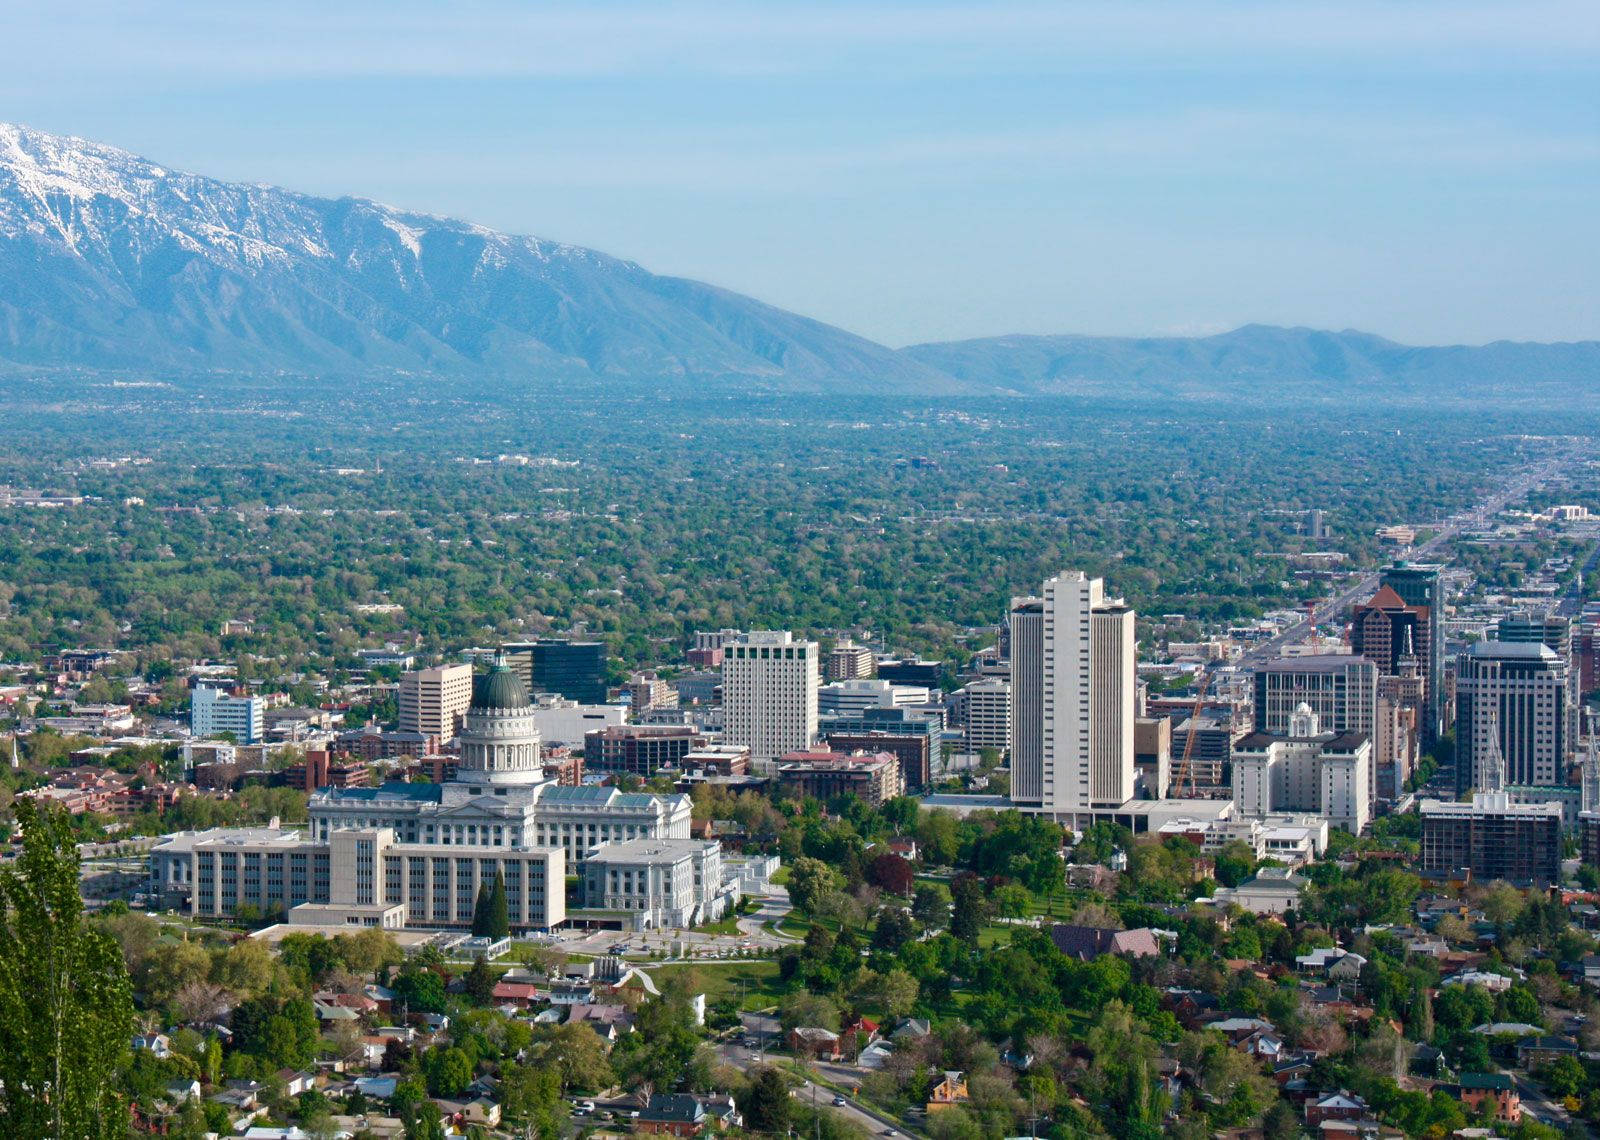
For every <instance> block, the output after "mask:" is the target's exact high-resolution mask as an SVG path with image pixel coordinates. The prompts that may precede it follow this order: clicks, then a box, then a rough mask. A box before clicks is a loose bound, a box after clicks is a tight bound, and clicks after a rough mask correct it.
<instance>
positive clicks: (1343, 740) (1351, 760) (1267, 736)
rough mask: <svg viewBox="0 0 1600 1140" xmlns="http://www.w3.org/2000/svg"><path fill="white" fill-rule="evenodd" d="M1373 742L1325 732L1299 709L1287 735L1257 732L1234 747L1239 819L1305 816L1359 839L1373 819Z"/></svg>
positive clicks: (1314, 718)
mask: <svg viewBox="0 0 1600 1140" xmlns="http://www.w3.org/2000/svg"><path fill="white" fill-rule="evenodd" d="M1371 764H1372V741H1371V738H1369V737H1368V736H1367V735H1366V734H1365V733H1359V732H1344V733H1335V732H1331V731H1328V732H1324V731H1323V730H1322V727H1321V725H1320V724H1318V722H1317V714H1316V713H1315V712H1313V711H1312V709H1311V707H1310V706H1309V705H1301V706H1300V708H1299V709H1297V710H1296V711H1295V715H1294V716H1293V717H1291V718H1290V723H1289V731H1288V732H1287V733H1282V734H1278V733H1270V732H1253V733H1251V734H1250V735H1249V736H1246V737H1245V738H1244V739H1242V740H1240V741H1239V742H1238V743H1237V744H1235V745H1234V747H1233V763H1232V767H1233V772H1232V777H1233V801H1234V804H1235V806H1236V807H1237V809H1238V812H1239V814H1240V815H1241V816H1244V817H1253V818H1265V817H1267V816H1270V815H1276V814H1281V813H1286V812H1287V813H1295V812H1306V813H1312V814H1315V815H1319V816H1322V817H1323V818H1325V819H1326V820H1327V821H1328V822H1329V823H1330V824H1332V825H1333V826H1334V827H1342V828H1344V829H1345V830H1346V831H1348V832H1351V833H1352V834H1355V835H1359V834H1361V832H1362V830H1363V829H1364V828H1365V827H1366V826H1367V823H1368V822H1369V821H1370V820H1371V818H1372V790H1371V789H1372V779H1371V774H1370V772H1369V769H1370V767H1371Z"/></svg>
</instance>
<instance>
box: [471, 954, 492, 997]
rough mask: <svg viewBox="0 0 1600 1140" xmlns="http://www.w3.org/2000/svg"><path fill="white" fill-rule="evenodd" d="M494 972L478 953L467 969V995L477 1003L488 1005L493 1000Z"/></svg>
mask: <svg viewBox="0 0 1600 1140" xmlns="http://www.w3.org/2000/svg"><path fill="white" fill-rule="evenodd" d="M494 983H495V973H494V971H493V970H491V969H490V968H489V963H488V962H486V961H485V960H484V957H483V955H482V954H479V955H478V956H477V957H476V958H475V959H473V962H472V969H470V970H468V971H467V977H466V985H467V996H468V997H470V998H471V999H472V1000H473V1001H475V1002H477V1003H478V1004H479V1005H488V1004H489V1003H490V1002H491V1001H493V1000H494Z"/></svg>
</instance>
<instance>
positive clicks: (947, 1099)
mask: <svg viewBox="0 0 1600 1140" xmlns="http://www.w3.org/2000/svg"><path fill="white" fill-rule="evenodd" d="M971 1099H972V1097H971V1094H969V1093H968V1092H967V1081H966V1078H965V1077H964V1076H963V1075H962V1074H961V1073H958V1072H956V1071H955V1070H953V1069H946V1070H945V1074H944V1079H943V1080H942V1081H940V1082H939V1083H938V1084H936V1085H934V1086H933V1088H931V1089H929V1090H928V1104H927V1110H928V1113H929V1114H930V1115H931V1114H933V1113H935V1112H943V1111H944V1110H945V1109H947V1108H952V1107H954V1106H955V1105H958V1104H965V1103H966V1102H967V1101H969V1100H971Z"/></svg>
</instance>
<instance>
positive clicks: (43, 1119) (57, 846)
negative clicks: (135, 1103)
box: [0, 800, 133, 1140]
mask: <svg viewBox="0 0 1600 1140" xmlns="http://www.w3.org/2000/svg"><path fill="white" fill-rule="evenodd" d="M14 811H15V812H16V817H17V822H18V824H19V826H20V827H21V829H22V837H23V839H22V850H21V853H20V855H19V856H18V858H17V859H16V861H15V862H14V863H13V864H12V865H10V866H8V867H5V868H4V869H3V870H0V1084H3V1089H4V1091H3V1094H0V1131H3V1132H4V1133H5V1134H7V1135H10V1136H18V1137H34V1136H37V1137H47V1136H48V1137H55V1138H60V1140H101V1138H104V1140H111V1138H112V1137H117V1138H120V1137H121V1136H123V1135H124V1134H125V1132H126V1130H127V1127H128V1125H127V1114H126V1109H125V1106H124V1105H123V1103H122V1101H121V1100H120V1098H119V1095H118V1093H117V1090H116V1085H115V1078H116V1074H117V1069H118V1067H119V1065H120V1064H121V1062H122V1060H123V1057H124V1056H125V1054H126V1052H127V1048H128V1041H129V1037H130V1034H131V1032H132V1023H133V1003H132V996H131V984H130V982H129V979H128V974H127V969H126V966H125V965H124V963H123V960H122V956H121V954H120V953H119V950H118V947H117V944H116V943H115V942H114V941H113V940H112V939H111V938H110V937H109V936H108V935H107V934H105V933H103V932H102V931H99V930H96V929H93V928H91V927H89V926H88V925H86V924H85V923H84V921H83V903H82V901H81V900H80V898H79V895H78V855H77V851H76V849H75V848H74V846H73V842H72V838H71V834H70V832H69V830H68V827H67V824H66V821H65V819H64V817H63V816H62V815H61V814H59V813H57V812H54V811H49V810H41V809H39V808H38V807H37V806H36V805H35V804H34V803H33V802H32V801H30V800H21V801H18V802H17V804H16V805H15V807H14Z"/></svg>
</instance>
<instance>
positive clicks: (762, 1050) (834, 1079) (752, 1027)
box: [717, 1013, 905, 1136]
mask: <svg viewBox="0 0 1600 1140" xmlns="http://www.w3.org/2000/svg"><path fill="white" fill-rule="evenodd" d="M740 1017H741V1019H742V1020H743V1022H744V1034H743V1036H742V1038H740V1039H736V1040H733V1041H724V1042H723V1043H722V1044H720V1045H718V1046H717V1052H718V1054H719V1055H720V1056H721V1057H722V1059H723V1060H724V1061H725V1062H727V1063H728V1064H730V1065H733V1066H734V1067H735V1068H738V1069H742V1070H744V1071H745V1072H749V1071H750V1070H752V1069H754V1068H757V1067H758V1066H761V1065H765V1064H768V1063H770V1062H772V1061H776V1060H778V1059H779V1058H778V1057H777V1056H773V1055H771V1050H774V1049H778V1048H782V1044H783V1042H782V1026H781V1025H780V1024H779V1023H778V1019H777V1018H776V1017H773V1016H772V1015H771V1014H765V1013H745V1014H741V1015H740ZM746 1042H750V1044H746ZM808 1068H809V1069H810V1070H811V1071H812V1072H813V1073H820V1075H821V1076H822V1078H823V1079H824V1080H827V1081H830V1082H831V1083H833V1084H834V1085H837V1086H839V1087H840V1088H851V1087H853V1086H854V1085H856V1084H857V1083H858V1082H859V1081H860V1080H861V1076H862V1073H861V1070H859V1069H855V1068H852V1067H850V1066H848V1065H836V1064H829V1063H826V1062H815V1063H813V1064H812V1065H810V1066H808ZM790 1095H791V1096H793V1097H794V1098H795V1099H796V1100H798V1101H801V1102H803V1103H805V1104H812V1103H815V1104H816V1106H817V1107H818V1108H823V1109H828V1110H830V1111H833V1112H836V1113H838V1114H839V1115H840V1116H842V1117H844V1119H846V1120H848V1121H849V1122H850V1123H851V1124H854V1125H855V1126H856V1127H857V1128H859V1129H861V1130H862V1131H863V1132H865V1133H866V1134H867V1135H868V1136H882V1135H885V1134H886V1133H887V1132H888V1131H889V1130H891V1129H892V1130H894V1131H895V1132H897V1133H904V1132H905V1128H904V1126H903V1125H902V1124H901V1123H900V1122H899V1121H897V1120H892V1119H890V1118H889V1117H887V1116H882V1115H879V1114H878V1113H876V1112H874V1111H873V1110H872V1109H870V1108H867V1107H866V1106H865V1105H863V1104H860V1103H859V1102H857V1101H856V1100H854V1099H853V1098H851V1097H849V1096H847V1095H844V1094H842V1093H838V1092H835V1091H834V1090H833V1089H830V1088H828V1087H827V1086H826V1085H821V1084H817V1083H816V1082H815V1081H814V1080H811V1079H807V1080H805V1081H802V1082H801V1084H800V1085H799V1087H798V1088H795V1089H793V1090H791V1092H790ZM835 1098H837V1099H839V1100H841V1101H843V1102H844V1103H842V1104H835V1103H834V1100H835Z"/></svg>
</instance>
